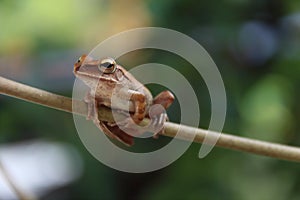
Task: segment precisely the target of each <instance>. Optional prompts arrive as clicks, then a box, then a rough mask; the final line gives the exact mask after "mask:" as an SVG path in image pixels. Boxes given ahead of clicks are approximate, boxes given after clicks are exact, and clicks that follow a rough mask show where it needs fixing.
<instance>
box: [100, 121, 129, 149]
mask: <svg viewBox="0 0 300 200" xmlns="http://www.w3.org/2000/svg"><path fill="white" fill-rule="evenodd" d="M99 126H100V127H101V130H102V131H103V132H104V133H105V134H106V135H107V136H109V137H110V138H112V139H117V140H119V141H120V142H122V143H124V144H125V145H127V146H132V145H133V144H134V140H133V137H132V136H131V135H129V134H127V133H126V132H124V131H123V130H122V129H120V128H119V127H118V126H110V125H109V124H108V123H107V122H103V121H100V123H99Z"/></svg>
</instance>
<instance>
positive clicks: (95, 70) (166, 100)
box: [73, 55, 174, 146]
mask: <svg viewBox="0 0 300 200" xmlns="http://www.w3.org/2000/svg"><path fill="white" fill-rule="evenodd" d="M73 72H74V74H75V76H76V77H77V78H79V79H80V80H82V81H83V82H84V83H85V84H86V85H87V86H88V87H89V88H90V91H89V93H88V94H87V96H86V98H85V102H86V103H87V104H88V119H92V120H93V121H94V123H95V124H96V125H97V126H98V127H99V128H100V129H101V130H102V131H103V132H104V133H105V134H106V135H108V136H109V137H111V138H114V139H118V140H120V141H121V142H123V143H125V144H126V145H129V146H131V145H133V138H134V137H133V135H139V134H142V133H144V132H147V131H150V132H155V135H156V134H157V132H160V131H162V130H163V125H164V122H165V121H166V120H167V115H166V113H165V109H167V108H168V107H169V106H170V105H171V104H172V103H173V101H174V96H173V95H172V93H171V92H169V91H163V92H161V93H160V94H158V95H157V96H156V97H155V98H154V99H153V98H152V94H151V93H150V91H149V90H148V89H147V88H146V87H145V86H144V85H143V84H142V83H140V82H139V81H137V80H136V79H135V78H134V77H133V76H132V75H131V74H130V73H129V72H127V71H126V70H125V69H124V68H123V67H121V66H120V65H118V64H117V63H116V62H115V60H114V59H112V58H105V59H102V60H95V59H93V58H91V57H89V56H86V55H83V56H81V57H80V58H79V59H78V61H77V62H76V63H75V64H74V71H73ZM112 99H113V100H112ZM101 105H102V106H106V107H109V108H111V109H114V110H117V111H118V112H124V113H127V114H128V118H127V119H126V120H124V121H123V122H119V123H108V122H105V121H101V120H99V119H98V112H97V111H98V107H99V106H101ZM158 105H159V106H158ZM145 117H150V118H151V122H150V123H149V125H147V126H146V127H139V126H137V125H136V124H139V123H140V122H141V121H142V120H143V119H144V118H145ZM137 127H138V128H137Z"/></svg>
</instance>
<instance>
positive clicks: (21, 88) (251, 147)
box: [0, 77, 300, 162]
mask: <svg viewBox="0 0 300 200" xmlns="http://www.w3.org/2000/svg"><path fill="white" fill-rule="evenodd" d="M0 93H1V94H4V95H8V96H12V97H15V98H19V99H22V100H26V101H30V102H33V103H36V104H40V105H43V106H47V107H51V108H54V109H58V110H62V111H66V112H70V113H72V112H73V113H75V114H79V115H82V116H86V114H87V105H86V104H85V103H84V102H83V101H80V100H74V99H73V101H75V103H74V105H76V109H75V110H72V99H70V98H68V97H64V96H61V95H56V94H53V93H50V92H46V91H44V90H40V89H37V88H33V87H30V86H27V85H24V84H21V83H17V82H14V81H11V80H8V79H5V78H2V77H0ZM123 117H124V116H123ZM99 118H100V119H101V120H103V121H108V122H113V121H114V118H113V116H112V113H111V110H110V109H108V108H105V107H100V109H99ZM120 118H122V116H120ZM147 122H148V119H145V120H144V121H143V122H142V123H143V124H147ZM179 129H180V130H181V132H182V135H183V137H181V139H188V138H191V137H195V138H194V142H198V143H202V142H203V140H204V138H205V135H206V134H210V135H211V136H213V137H218V136H219V133H217V132H214V131H209V132H208V131H207V130H205V129H201V128H193V127H189V126H185V125H180V124H175V123H171V122H166V123H165V132H164V134H163V135H165V136H168V137H175V136H176V133H177V131H178V130H179ZM216 145H217V146H219V147H224V148H228V149H233V150H239V151H244V152H248V153H254V154H258V155H264V156H269V157H274V158H278V159H283V160H290V161H295V162H300V148H298V147H292V146H287V145H281V144H276V143H271V142H264V141H260V140H255V139H248V138H244V137H239V136H234V135H230V134H226V133H222V134H221V135H220V136H219V139H218V141H217V143H216Z"/></svg>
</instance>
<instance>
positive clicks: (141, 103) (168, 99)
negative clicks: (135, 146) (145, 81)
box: [119, 91, 174, 135]
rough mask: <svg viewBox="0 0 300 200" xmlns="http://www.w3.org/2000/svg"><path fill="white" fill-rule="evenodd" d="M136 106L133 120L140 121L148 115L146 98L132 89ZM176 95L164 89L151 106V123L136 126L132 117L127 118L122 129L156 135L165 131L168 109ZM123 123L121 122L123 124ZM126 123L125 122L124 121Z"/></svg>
mask: <svg viewBox="0 0 300 200" xmlns="http://www.w3.org/2000/svg"><path fill="white" fill-rule="evenodd" d="M130 100H131V101H132V102H133V103H134V106H135V111H134V114H133V116H132V120H133V121H134V122H135V123H140V122H141V121H142V120H143V119H144V117H145V116H146V113H147V110H146V106H148V105H147V102H146V98H145V96H144V95H143V94H140V93H138V92H136V91H132V94H131V99H130ZM173 101H174V96H173V94H172V93H171V92H169V91H163V92H161V93H160V94H159V95H157V96H156V97H155V99H154V100H153V104H152V105H151V107H150V108H149V113H148V115H147V116H148V117H150V119H151V121H150V123H149V124H148V125H147V126H145V127H136V125H135V124H134V125H132V124H133V123H130V120H131V119H127V120H125V121H124V122H125V126H123V127H122V129H123V130H124V131H125V132H128V133H130V135H140V134H142V133H144V132H147V131H149V132H153V133H154V134H155V135H157V134H158V133H160V132H162V131H163V126H164V123H165V121H167V119H168V117H167V114H166V109H167V108H168V107H169V106H170V105H171V104H172V103H173ZM121 124H122V123H119V125H121ZM123 124H124V123H123Z"/></svg>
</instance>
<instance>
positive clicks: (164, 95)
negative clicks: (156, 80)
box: [149, 90, 174, 138]
mask: <svg viewBox="0 0 300 200" xmlns="http://www.w3.org/2000/svg"><path fill="white" fill-rule="evenodd" d="M173 101H174V95H173V94H172V93H171V92H170V91H168V90H165V91H163V92H161V93H159V94H158V95H157V96H156V97H155V98H154V99H153V104H154V105H153V106H156V108H154V109H153V110H152V111H151V107H153V106H151V107H150V111H149V116H150V118H151V119H155V118H159V120H158V122H159V123H158V124H159V125H158V126H162V128H161V129H160V131H159V132H157V134H155V135H154V138H158V135H159V134H161V133H163V132H164V123H165V122H166V121H169V118H168V115H167V114H166V109H167V108H168V107H169V106H170V105H171V104H172V103H173ZM157 106H160V107H157ZM151 115H153V116H152V117H151Z"/></svg>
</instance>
